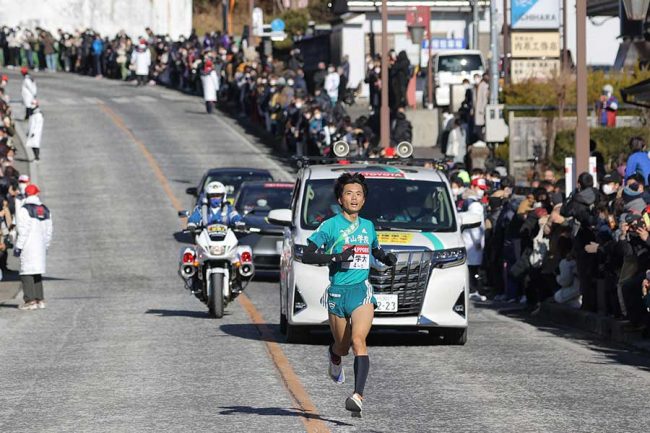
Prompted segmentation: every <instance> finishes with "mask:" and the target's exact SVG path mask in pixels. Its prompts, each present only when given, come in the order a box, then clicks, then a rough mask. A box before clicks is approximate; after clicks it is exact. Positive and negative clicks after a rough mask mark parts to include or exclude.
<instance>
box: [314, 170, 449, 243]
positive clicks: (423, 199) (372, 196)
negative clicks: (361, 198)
mask: <svg viewBox="0 0 650 433" xmlns="http://www.w3.org/2000/svg"><path fill="white" fill-rule="evenodd" d="M366 183H367V184H368V197H367V199H366V203H365V205H364V207H363V210H362V211H361V216H362V217H363V218H366V219H369V220H371V221H372V222H373V223H374V224H375V227H376V229H377V230H378V231H379V230H391V229H393V230H422V231H435V232H453V231H456V219H455V217H454V207H453V205H452V202H451V198H450V196H449V194H448V193H447V187H446V185H445V184H444V183H443V182H429V181H419V180H410V179H403V178H391V179H368V178H366ZM339 212H341V208H340V206H339V204H338V202H337V201H336V199H335V197H334V180H333V179H317V180H310V181H308V183H307V186H306V189H305V194H304V197H303V203H302V215H301V226H302V228H303V229H306V230H316V228H318V226H319V225H320V223H322V222H323V221H325V220H326V219H327V218H329V217H331V216H334V215H335V214H337V213H339Z"/></svg>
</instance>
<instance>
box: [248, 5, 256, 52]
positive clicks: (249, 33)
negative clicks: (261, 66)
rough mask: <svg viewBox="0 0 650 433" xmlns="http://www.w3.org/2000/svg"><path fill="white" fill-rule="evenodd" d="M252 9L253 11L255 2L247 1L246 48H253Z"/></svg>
mask: <svg viewBox="0 0 650 433" xmlns="http://www.w3.org/2000/svg"><path fill="white" fill-rule="evenodd" d="M253 9H255V0H248V18H249V21H248V27H249V29H248V46H249V47H252V46H253V40H254V39H253V38H254V36H253V25H254V22H253Z"/></svg>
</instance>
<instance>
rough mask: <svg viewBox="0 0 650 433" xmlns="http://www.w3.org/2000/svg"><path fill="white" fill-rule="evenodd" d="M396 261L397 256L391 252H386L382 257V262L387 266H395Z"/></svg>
mask: <svg viewBox="0 0 650 433" xmlns="http://www.w3.org/2000/svg"><path fill="white" fill-rule="evenodd" d="M396 263H397V256H396V255H395V254H393V253H388V254H386V257H384V264H385V265H387V266H395V264H396Z"/></svg>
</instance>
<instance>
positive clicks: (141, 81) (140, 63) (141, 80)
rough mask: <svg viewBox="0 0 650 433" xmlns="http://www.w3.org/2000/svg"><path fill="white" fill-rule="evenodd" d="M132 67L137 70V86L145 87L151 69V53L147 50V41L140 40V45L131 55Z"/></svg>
mask: <svg viewBox="0 0 650 433" xmlns="http://www.w3.org/2000/svg"><path fill="white" fill-rule="evenodd" d="M131 65H133V67H134V69H135V76H136V78H137V85H138V86H144V85H145V84H146V83H147V78H148V77H149V68H150V67H151V51H150V50H149V49H148V48H147V45H146V41H145V40H144V39H140V43H139V44H138V46H137V47H136V49H135V50H133V53H132V54H131Z"/></svg>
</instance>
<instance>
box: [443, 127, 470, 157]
mask: <svg viewBox="0 0 650 433" xmlns="http://www.w3.org/2000/svg"><path fill="white" fill-rule="evenodd" d="M446 150H447V152H446V154H447V156H448V157H449V158H453V159H454V162H463V159H464V158H465V154H466V153H467V141H466V139H465V130H464V129H463V128H460V127H458V128H454V129H452V130H451V132H449V138H447V149H446Z"/></svg>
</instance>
